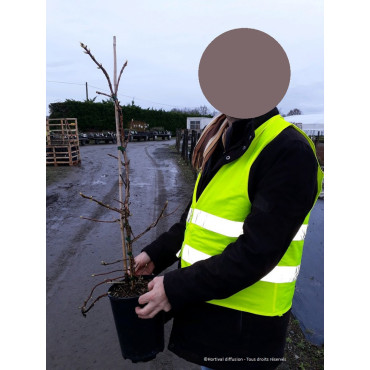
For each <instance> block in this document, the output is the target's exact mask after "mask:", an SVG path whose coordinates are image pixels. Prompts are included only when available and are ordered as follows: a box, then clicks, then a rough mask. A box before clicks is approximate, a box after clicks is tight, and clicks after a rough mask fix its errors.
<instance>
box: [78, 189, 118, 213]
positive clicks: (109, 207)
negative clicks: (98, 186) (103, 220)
mask: <svg viewBox="0 0 370 370" xmlns="http://www.w3.org/2000/svg"><path fill="white" fill-rule="evenodd" d="M80 195H81V197H82V198H85V199H90V200H92V201H93V202H95V203H97V204H99V205H101V206H103V207H105V208H108V209H110V210H111V211H115V212H118V213H119V214H122V210H120V209H118V208H115V207H112V206H110V205H108V204H104V203H103V202H100V201H99V200H96V199H94V198H93V197H92V196H90V197H88V196H87V195H85V194H82V193H80Z"/></svg>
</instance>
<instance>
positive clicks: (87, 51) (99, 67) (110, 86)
mask: <svg viewBox="0 0 370 370" xmlns="http://www.w3.org/2000/svg"><path fill="white" fill-rule="evenodd" d="M80 45H81V47H82V49H84V50H85V53H86V54H88V55H89V56H90V58H91V59H92V60H93V61H94V63H95V64H96V65H97V66H98V69H101V70H102V72H103V73H104V75H105V77H106V79H107V81H108V85H109V90H110V92H111V93H112V95H113V94H114V91H113V87H112V83H111V82H110V78H109V75H108V73H107V71H106V70H105V68H104V67H103V65H102V64H101V63H99V62H98V61H97V60H96V59H95V57H94V55H92V54H91V51H90V50H89V49H88V48H87V45H84V44H83V43H82V42H80Z"/></svg>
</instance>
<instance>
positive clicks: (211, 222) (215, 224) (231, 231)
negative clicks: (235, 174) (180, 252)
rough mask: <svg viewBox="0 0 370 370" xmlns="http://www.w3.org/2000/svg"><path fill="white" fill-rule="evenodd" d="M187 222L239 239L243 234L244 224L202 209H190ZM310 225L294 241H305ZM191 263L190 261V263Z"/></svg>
mask: <svg viewBox="0 0 370 370" xmlns="http://www.w3.org/2000/svg"><path fill="white" fill-rule="evenodd" d="M186 222H188V223H192V224H194V225H197V226H200V227H203V228H204V229H207V230H209V231H213V232H214V233H218V234H222V235H225V236H230V237H234V238H237V237H238V236H240V235H242V234H243V225H244V222H239V221H231V220H228V219H226V218H222V217H218V216H215V215H212V214H210V213H207V212H204V211H202V210H200V209H194V208H190V209H189V213H188V217H187V219H186ZM307 227H308V225H302V226H301V227H300V229H299V230H298V232H297V234H296V235H295V237H294V238H293V241H300V240H304V239H305V237H306V233H307ZM188 262H189V261H188Z"/></svg>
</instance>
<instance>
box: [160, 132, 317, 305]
mask: <svg viewBox="0 0 370 370" xmlns="http://www.w3.org/2000/svg"><path fill="white" fill-rule="evenodd" d="M316 176H317V161H316V158H315V156H314V154H313V151H312V149H311V147H310V146H309V144H308V143H307V141H306V139H304V138H303V136H302V135H301V134H299V133H296V132H295V129H294V128H290V129H289V128H288V129H286V130H284V131H283V133H281V134H280V135H279V136H278V137H277V138H275V140H274V141H272V142H271V143H270V144H269V145H268V146H267V147H266V148H265V149H264V150H263V151H262V153H261V154H260V155H259V157H258V158H257V160H256V161H255V163H254V164H253V166H252V168H251V172H250V177H249V188H248V189H249V190H248V191H249V197H250V200H251V203H252V209H251V213H250V214H249V215H248V216H247V218H246V220H245V222H244V227H243V231H244V233H243V234H242V235H241V236H240V237H239V238H238V239H237V240H236V241H235V242H234V243H231V244H230V245H228V246H227V247H226V248H225V250H224V251H223V253H222V254H220V255H217V256H213V257H210V258H208V259H207V260H204V261H199V262H197V263H195V264H193V265H191V266H189V267H187V268H183V269H178V270H175V271H171V272H168V273H166V274H165V276H164V287H165V291H166V295H167V297H168V299H169V301H170V303H171V306H172V308H173V310H174V311H176V310H178V309H181V308H183V307H184V306H185V305H188V304H192V303H196V302H201V301H208V300H211V299H223V298H226V297H229V296H230V295H232V294H235V293H236V292H238V291H240V290H242V289H244V288H246V287H248V286H250V285H252V284H254V283H255V282H257V281H258V280H260V279H261V278H262V277H263V276H265V275H266V274H267V273H269V272H270V271H271V270H272V269H273V268H274V267H275V266H276V265H277V263H278V262H279V260H280V259H281V258H282V256H283V255H284V253H285V252H286V250H287V248H288V246H289V244H290V242H291V240H292V239H293V237H294V236H295V234H296V233H297V231H298V229H299V228H300V226H301V225H302V223H303V220H304V218H305V216H306V215H307V214H308V212H309V211H310V209H311V208H312V206H313V204H314V200H315V195H316V189H317V184H316V181H317V180H316V178H317V177H316Z"/></svg>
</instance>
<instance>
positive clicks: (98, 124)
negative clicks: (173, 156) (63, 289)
mask: <svg viewBox="0 0 370 370" xmlns="http://www.w3.org/2000/svg"><path fill="white" fill-rule="evenodd" d="M94 100H95V99H88V100H85V101H77V100H70V99H67V100H66V101H64V102H62V103H51V104H49V111H50V115H49V118H77V122H78V127H79V130H80V131H82V132H84V131H115V117H114V103H113V101H112V100H103V101H102V102H95V101H94ZM122 112H123V117H124V121H123V123H124V127H129V123H130V122H131V119H133V120H134V121H143V122H146V123H147V124H149V129H150V128H153V127H163V129H164V130H169V131H172V132H176V129H178V128H181V129H183V128H186V118H187V117H189V116H205V117H212V115H210V114H209V112H208V111H207V110H206V109H204V107H199V109H197V108H195V109H189V108H184V109H183V110H180V109H173V110H172V111H169V112H168V111H165V110H163V109H159V110H157V109H153V108H148V109H143V108H141V107H140V106H138V105H135V103H134V102H132V103H131V104H128V105H123V106H122ZM205 113H206V114H205Z"/></svg>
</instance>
